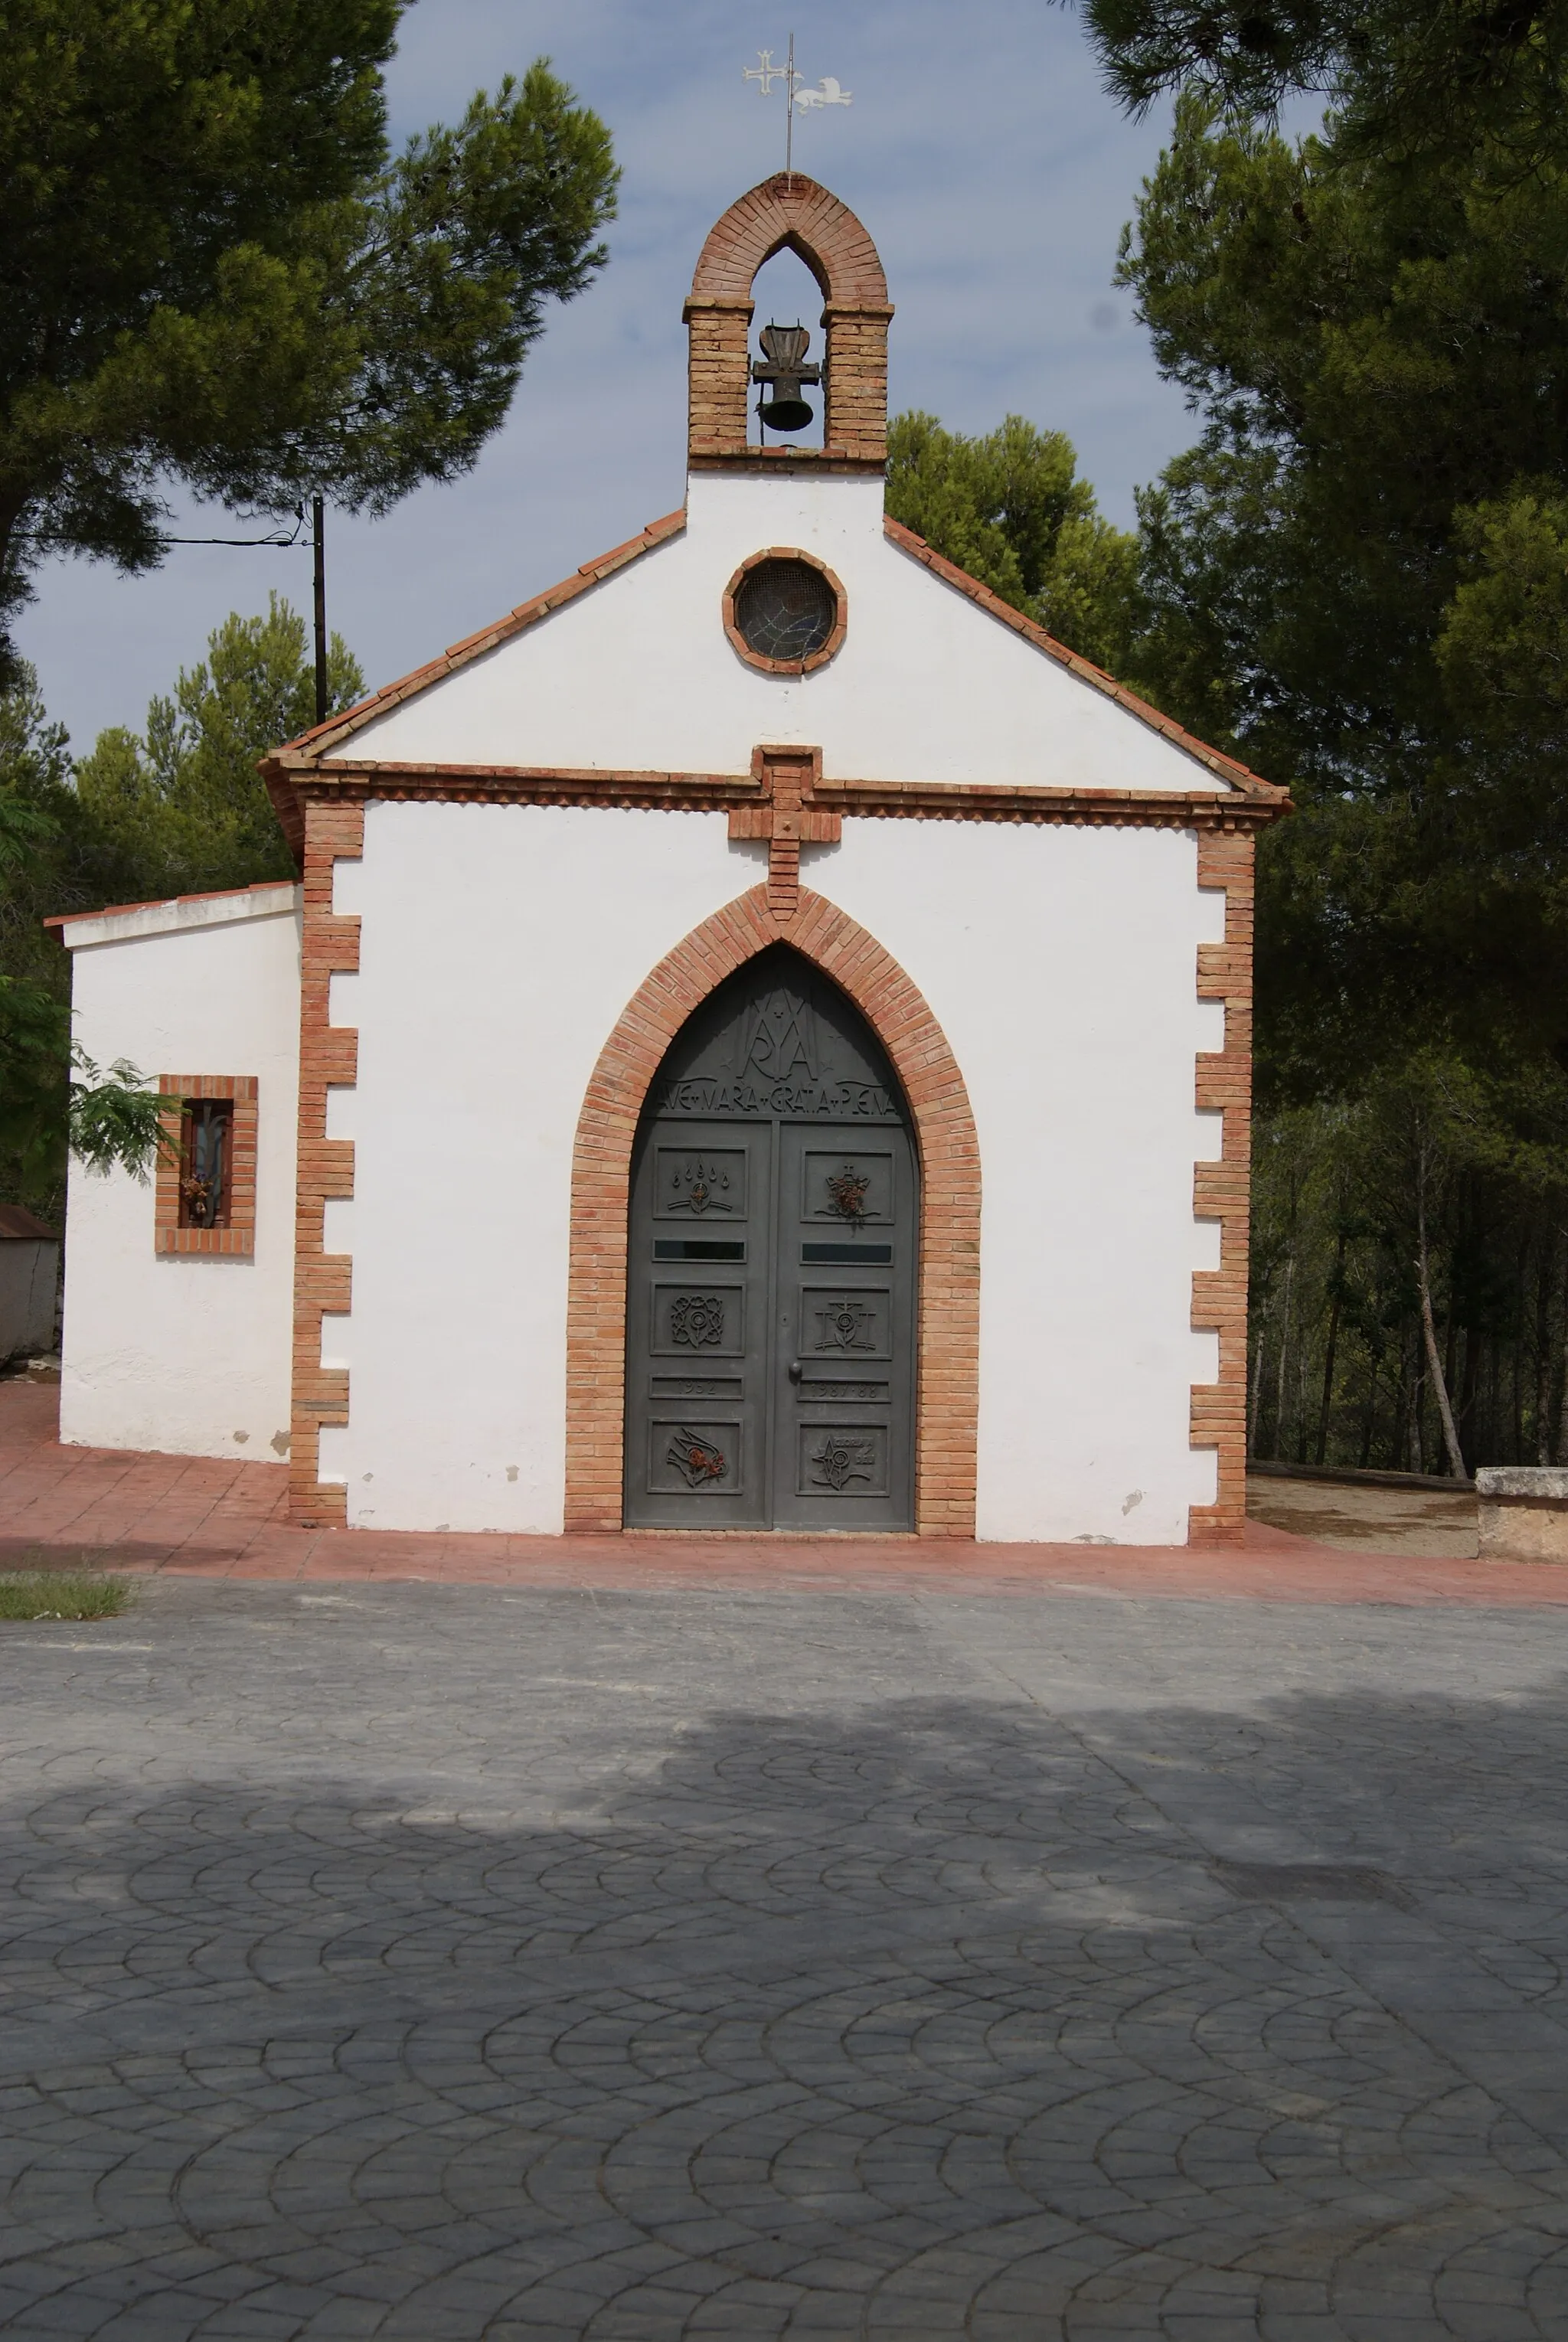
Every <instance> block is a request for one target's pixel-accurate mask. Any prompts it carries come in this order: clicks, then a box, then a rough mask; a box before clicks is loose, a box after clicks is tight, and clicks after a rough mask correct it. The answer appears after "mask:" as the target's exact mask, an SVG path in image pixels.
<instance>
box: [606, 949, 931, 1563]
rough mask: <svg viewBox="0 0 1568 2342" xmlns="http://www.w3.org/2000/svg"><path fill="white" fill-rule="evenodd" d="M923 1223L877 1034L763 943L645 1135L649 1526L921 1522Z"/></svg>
mask: <svg viewBox="0 0 1568 2342" xmlns="http://www.w3.org/2000/svg"><path fill="white" fill-rule="evenodd" d="M918 1226H919V1214H918V1197H917V1193H916V1184H915V1170H914V1148H913V1146H912V1144H911V1141H910V1136H909V1130H908V1124H907V1117H906V1113H905V1108H904V1100H903V1098H902V1096H901V1095H900V1092H899V1089H898V1085H897V1082H896V1080H895V1078H894V1075H893V1072H892V1069H891V1067H890V1066H888V1064H887V1062H886V1059H885V1057H884V1055H883V1052H882V1050H881V1049H880V1047H879V1046H878V1045H877V1043H876V1041H875V1039H874V1036H873V1035H872V1033H871V1031H870V1029H869V1027H868V1026H866V1024H865V1022H864V1018H862V1017H861V1016H860V1015H859V1013H858V1011H857V1010H856V1009H855V1008H854V1006H852V1005H851V1003H850V1002H849V1001H848V1000H847V999H846V998H845V997H844V995H843V994H842V993H840V992H839V991H838V989H837V987H836V986H834V985H832V984H831V983H829V982H828V981H827V980H826V979H825V978H824V977H823V976H821V975H820V974H819V973H818V972H817V971H816V970H815V969H814V968H812V967H811V966H810V965H809V964H808V963H807V962H806V961H804V960H803V959H801V958H800V957H799V956H798V955H796V954H795V953H794V952H792V951H790V950H789V949H788V948H787V946H783V945H780V946H775V947H774V949H772V950H770V951H766V952H764V953H762V954H761V955H760V956H758V957H757V958H756V959H755V960H753V961H751V962H750V963H748V965H747V966H745V967H744V968H743V969H742V970H740V971H739V972H738V974H737V975H736V976H732V977H731V978H730V980H729V982H728V983H727V984H725V985H724V986H721V987H720V989H719V991H717V992H716V993H715V994H714V996H713V997H712V998H711V999H710V1000H708V1001H706V1002H705V1003H704V1006H702V1008H701V1009H699V1010H698V1012H697V1014H696V1015H695V1016H694V1017H693V1018H692V1019H691V1021H690V1023H689V1024H688V1025H687V1026H686V1027H685V1028H684V1031H683V1032H682V1033H681V1034H680V1035H678V1036H677V1037H676V1039H675V1041H674V1043H673V1044H672V1046H671V1048H670V1051H669V1054H668V1056H666V1058H665V1061H664V1065H663V1066H661V1068H660V1070H659V1073H658V1075H657V1076H656V1078H655V1080H654V1084H653V1087H652V1090H651V1093H650V1096H649V1099H648V1103H647V1107H646V1109H645V1113H644V1123H643V1127H642V1129H641V1131H640V1132H639V1135H638V1143H637V1147H636V1151H635V1154H634V1161H633V1176H632V1212H631V1228H630V1266H629V1289H628V1294H627V1386H626V1387H627V1423H626V1450H625V1456H626V1519H627V1522H628V1525H631V1526H668V1527H681V1526H690V1527H698V1526H710V1527H714V1528H728V1527H754V1528H788V1527H793V1528H800V1529H812V1528H819V1529H855V1528H906V1527H908V1526H912V1503H913V1486H912V1484H913V1424H914V1296H915V1292H916V1275H915V1272H916V1258H915V1253H916V1243H917V1236H918Z"/></svg>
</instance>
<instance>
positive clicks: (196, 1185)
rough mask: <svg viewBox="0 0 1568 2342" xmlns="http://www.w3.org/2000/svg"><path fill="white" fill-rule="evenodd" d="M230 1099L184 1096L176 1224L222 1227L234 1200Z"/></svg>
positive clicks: (233, 1128) (232, 1121)
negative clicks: (177, 1222)
mask: <svg viewBox="0 0 1568 2342" xmlns="http://www.w3.org/2000/svg"><path fill="white" fill-rule="evenodd" d="M234 1131H235V1102H234V1100H233V1098H186V1100H185V1112H184V1113H183V1114H182V1116H180V1226H181V1227H183V1228H226V1227H227V1226H228V1224H229V1216H230V1211H231V1207H232V1206H233V1202H234V1169H233V1165H234Z"/></svg>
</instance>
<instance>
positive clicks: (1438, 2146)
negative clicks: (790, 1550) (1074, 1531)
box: [0, 1578, 1568, 2342]
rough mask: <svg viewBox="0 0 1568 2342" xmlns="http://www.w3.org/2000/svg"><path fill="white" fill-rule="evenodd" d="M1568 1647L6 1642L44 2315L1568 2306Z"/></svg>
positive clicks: (712, 2324) (439, 1593) (768, 1622)
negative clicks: (1566, 1951)
mask: <svg viewBox="0 0 1568 2342" xmlns="http://www.w3.org/2000/svg"><path fill="white" fill-rule="evenodd" d="M1565 1671H1568V1617H1565V1616H1564V1615H1563V1612H1562V1611H1561V1610H1542V1611H1538V1612H1534V1613H1530V1612H1525V1611H1522V1610H1518V1609H1513V1610H1510V1611H1495V1610H1486V1609H1482V1608H1469V1609H1459V1608H1430V1607H1429V1608H1406V1609H1395V1608H1384V1607H1378V1606H1362V1607H1359V1608H1358V1607H1351V1606H1315V1607H1311V1606H1305V1605H1302V1604H1273V1603H1267V1602H1260V1601H1250V1602H1224V1601H1213V1602H1208V1603H1187V1602H1182V1601H1177V1600H1174V1599H1169V1598H1167V1599H1164V1600H1160V1601H1152V1602H1146V1603H1145V1602H1142V1601H1139V1600H1136V1599H1130V1598H1125V1597H1122V1596H1104V1595H1102V1596H1098V1597H1096V1596H1094V1595H1083V1596H1076V1597H1074V1596H1067V1595H1056V1596H1028V1595H1018V1594H1014V1595H1012V1596H990V1597H988V1596H974V1595H973V1594H967V1593H958V1594H954V1595H949V1596H935V1595H930V1594H918V1593H916V1594H904V1593H888V1594H884V1595H880V1596H867V1595H864V1594H844V1595H839V1596H833V1595H830V1594H824V1593H810V1592H808V1593H793V1594H787V1593H761V1592H754V1591H752V1592H724V1591H712V1590H710V1591H708V1592H705V1593H691V1592H680V1591H674V1592H661V1593H653V1594H648V1593H642V1594H636V1593H627V1592H622V1591H615V1590H609V1589H600V1590H586V1591H557V1592H552V1591H548V1590H528V1591H524V1592H522V1593H517V1592H507V1591H505V1590H504V1589H498V1588H491V1587H479V1586H418V1585H393V1586H359V1587H349V1588H339V1589H337V1590H336V1591H333V1592H328V1591H326V1590H324V1589H320V1588H316V1589H309V1590H307V1589H304V1588H301V1587H299V1586H242V1585H236V1584H234V1583H219V1582H214V1581H211V1580H205V1581H203V1580H171V1579H168V1578H159V1579H156V1580H154V1581H152V1582H151V1583H150V1584H149V1585H148V1586H147V1587H146V1588H145V1592H144V1594H143V1596H142V1598H141V1600H140V1602H139V1603H138V1605H137V1606H136V1607H135V1609H134V1610H133V1611H132V1612H131V1613H130V1614H129V1615H128V1616H125V1618H123V1619H120V1620H118V1621H115V1622H113V1623H110V1624H106V1625H103V1626H95V1627H83V1626H65V1625H59V1624H55V1625H48V1624H45V1625H38V1626H5V1627H0V1703H3V1706H0V1714H3V1715H4V1718H5V1743H6V1750H7V1753H6V1757H5V1769H4V1773H3V1775H0V1794H3V1797H4V1824H5V1828H4V1844H3V1846H0V1860H3V1863H4V1874H5V1876H4V1897H3V1900H0V1913H3V1916H4V1966H3V1968H0V1979H3V1981H4V1985H5V1996H6V1997H5V2007H6V2011H7V2014H6V2020H5V2024H4V2025H3V2026H0V2193H3V2197H4V2203H5V2215H6V2218H5V2226H4V2229H3V2232H0V2235H3V2241H0V2328H3V2329H4V2330H5V2332H6V2333H7V2334H12V2335H16V2336H21V2337H29V2342H30V2337H65V2336H93V2337H105V2342H110V2338H111V2337H112V2342H181V2338H182V2337H197V2336H199V2337H204V2342H242V2337H243V2342H252V2337H255V2342H262V2337H265V2342H283V2337H310V2342H347V2337H368V2336H375V2337H386V2342H442V2338H443V2337H462V2338H463V2342H477V2338H478V2337H485V2342H524V2337H526V2342H568V2337H570V2342H578V2337H592V2342H675V2337H718V2342H740V2337H813V2338H814V2342H825V2337H844V2342H848V2337H858V2342H959V2337H964V2342H1039V2337H1073V2342H1144V2337H1149V2342H1154V2337H1162V2342H1164V2337H1186V2342H1240V2337H1266V2342H1332V2338H1333V2337H1349V2342H1384V2337H1403V2342H1416V2337H1428V2336H1433V2337H1463V2342H1514V2337H1542V2336H1544V2337H1568V1987H1565V1983H1564V1971H1563V1907H1564V1901H1565V1896H1568V1871H1565V1859H1568V1857H1565V1838H1564V1830H1563V1822H1564V1807H1565V1802H1568V1766H1565V1764H1564V1761H1563V1759H1564V1757H1565V1756H1568V1748H1565V1746H1564V1742H1565V1740H1568V1723H1565V1719H1564V1709H1563V1680H1564V1675H1565Z"/></svg>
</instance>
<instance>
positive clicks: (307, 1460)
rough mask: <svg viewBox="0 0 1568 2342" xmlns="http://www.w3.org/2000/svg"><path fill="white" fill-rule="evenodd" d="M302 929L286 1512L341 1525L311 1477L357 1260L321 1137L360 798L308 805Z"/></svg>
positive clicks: (348, 935)
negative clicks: (345, 1246)
mask: <svg viewBox="0 0 1568 2342" xmlns="http://www.w3.org/2000/svg"><path fill="white" fill-rule="evenodd" d="M304 811H305V823H304V870H303V877H304V885H305V926H304V936H303V941H302V946H301V961H300V1028H299V1160H298V1170H297V1174H296V1176H297V1187H296V1191H295V1254H294V1260H295V1268H294V1406H293V1416H294V1423H293V1438H292V1443H291V1446H290V1449H289V1510H290V1514H291V1516H292V1517H293V1518H294V1519H295V1520H296V1521H301V1522H310V1523H315V1524H318V1525H322V1526H327V1527H332V1528H344V1527H346V1526H347V1522H348V1492H347V1490H346V1489H345V1488H341V1487H323V1486H321V1484H320V1482H319V1481H318V1480H317V1478H316V1471H317V1467H318V1464H319V1458H320V1434H321V1426H322V1425H323V1424H324V1423H346V1422H347V1421H348V1376H347V1374H346V1372H345V1370H344V1369H343V1368H342V1367H339V1366H323V1365H322V1363H321V1321H322V1318H323V1316H324V1315H325V1314H327V1313H328V1312H330V1313H331V1314H332V1315H333V1316H340V1315H344V1314H345V1313H346V1312H347V1310H348V1308H349V1306H350V1299H351V1283H352V1276H353V1268H354V1263H353V1261H352V1260H351V1259H350V1258H349V1257H348V1256H347V1255H346V1254H344V1253H329V1252H327V1251H326V1250H325V1216H326V1205H327V1199H328V1198H329V1197H330V1196H352V1195H353V1193H354V1146H353V1142H352V1141H351V1140H349V1139H345V1138H328V1136H327V1135H326V1094H327V1091H328V1089H329V1088H337V1087H345V1086H346V1087H350V1088H352V1086H353V1085H354V1083H355V1079H356V1078H357V1065H358V1056H359V1036H358V1034H357V1033H356V1032H355V1031H353V1030H352V1029H350V1028H349V1027H347V1026H333V1025H330V1024H329V1023H328V1022H327V1010H328V999H329V996H330V989H331V983H332V978H333V976H335V975H337V974H340V973H341V974H352V973H353V972H354V971H355V970H356V969H357V967H358V966H359V921H358V920H357V919H347V918H339V917H337V916H335V914H334V911H333V907H332V885H333V865H334V864H335V862H338V861H356V860H358V858H359V857H360V856H362V855H363V853H364V852H365V805H364V802H363V800H362V799H358V800H356V799H355V798H351V797H345V796H341V795H334V796H330V797H325V798H322V797H310V796H307V797H306V799H305V808H304Z"/></svg>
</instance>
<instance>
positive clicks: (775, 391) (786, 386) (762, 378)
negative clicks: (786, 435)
mask: <svg viewBox="0 0 1568 2342" xmlns="http://www.w3.org/2000/svg"><path fill="white" fill-rule="evenodd" d="M741 78H742V80H743V81H754V82H755V84H756V85H757V94H758V95H759V96H761V97H771V96H772V95H773V89H774V82H783V84H784V171H785V173H786V175H788V176H790V177H792V178H793V176H794V118H795V115H797V114H809V113H811V112H812V111H813V110H814V109H820V108H821V107H823V106H824V105H852V104H853V103H854V99H853V97H852V95H851V94H850V92H849V91H848V90H847V89H841V88H840V87H839V85H838V84H837V82H836V81H835V80H834V77H833V75H831V74H824V75H823V78H822V80H821V82H820V83H819V84H818V85H817V87H816V88H815V89H806V88H804V86H803V84H804V78H805V77H804V75H803V74H798V73H796V71H795V64H794V34H793V33H792V34H791V35H790V36H789V54H788V56H787V57H786V59H785V61H784V64H783V65H774V53H773V51H772V50H771V49H759V50H758V51H757V62H756V64H755V65H743V66H742V67H741ZM758 339H759V340H760V341H761V343H762V345H763V354H762V356H761V357H760V358H757V359H755V360H754V362H753V365H752V380H753V381H754V383H760V384H761V385H763V387H764V391H765V392H767V393H768V394H769V395H765V396H764V397H762V398H760V399H759V400H758V401H757V416H758V420H759V421H760V422H761V423H762V424H763V425H764V426H765V428H766V429H768V430H770V431H804V429H805V427H806V425H807V424H808V423H809V422H810V421H811V419H812V411H811V408H810V406H809V405H808V404H807V402H806V401H805V400H804V398H803V397H802V396H801V390H802V387H803V385H805V384H807V383H810V384H812V385H815V384H817V383H820V382H821V380H822V368H821V367H820V366H819V365H807V364H806V362H805V354H806V351H807V350H808V348H809V347H810V346H811V335H810V333H809V331H808V330H807V328H806V327H805V326H804V325H800V324H798V323H797V324H795V325H764V327H763V329H762V332H761V334H760V335H759V336H758Z"/></svg>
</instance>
